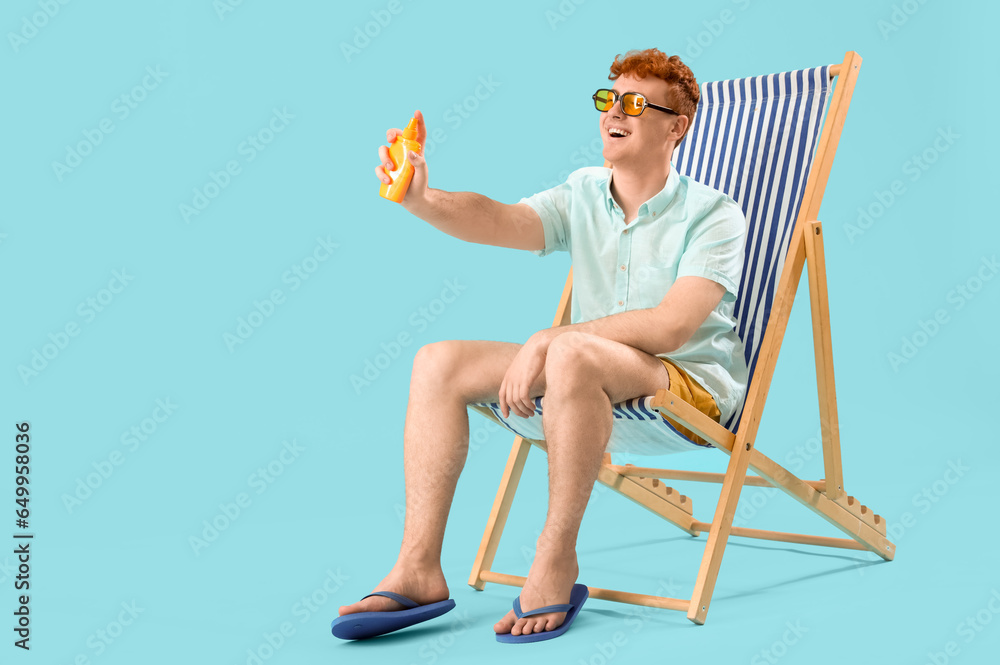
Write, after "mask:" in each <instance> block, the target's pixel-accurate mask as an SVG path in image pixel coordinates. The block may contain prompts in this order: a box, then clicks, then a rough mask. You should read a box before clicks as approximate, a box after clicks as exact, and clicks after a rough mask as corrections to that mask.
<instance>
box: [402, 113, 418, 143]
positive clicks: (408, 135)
mask: <svg viewBox="0 0 1000 665" xmlns="http://www.w3.org/2000/svg"><path fill="white" fill-rule="evenodd" d="M403 138H404V139H407V140H409V141H416V140H417V119H416V118H410V122H409V124H408V125H406V129H404V130H403Z"/></svg>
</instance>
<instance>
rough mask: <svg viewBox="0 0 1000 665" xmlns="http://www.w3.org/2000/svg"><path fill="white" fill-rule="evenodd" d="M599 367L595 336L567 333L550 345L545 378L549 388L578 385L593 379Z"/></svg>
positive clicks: (546, 356)
mask: <svg viewBox="0 0 1000 665" xmlns="http://www.w3.org/2000/svg"><path fill="white" fill-rule="evenodd" d="M598 365H599V362H598V357H597V351H596V348H595V345H594V339H593V335H589V334H587V333H581V332H575V331H567V332H565V333H563V334H561V335H559V336H558V337H556V338H555V339H554V340H552V342H551V343H550V344H549V348H548V352H547V353H546V355H545V377H546V380H547V381H548V385H549V386H552V385H558V384H561V383H562V384H565V383H576V382H578V381H581V380H588V379H592V378H593V376H594V374H595V372H596V371H597V369H598Z"/></svg>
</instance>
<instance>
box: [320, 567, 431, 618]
mask: <svg viewBox="0 0 1000 665" xmlns="http://www.w3.org/2000/svg"><path fill="white" fill-rule="evenodd" d="M372 591H392V592H394V593H398V594H400V595H402V596H406V597H407V598H409V599H410V600H412V601H414V602H415V603H418V604H420V605H427V604H428V603H436V602H438V601H441V600H447V599H448V585H447V584H446V583H445V580H444V572H443V571H442V570H441V567H440V566H438V567H436V568H421V569H408V570H404V569H402V568H399V567H394V568H393V569H392V570H391V571H390V572H389V574H388V575H386V576H385V578H383V579H382V581H381V582H379V583H378V584H377V585H376V586H375V588H374V589H372ZM405 609H406V607H405V606H404V605H403V604H402V603H398V602H396V601H395V600H393V599H391V598H386V597H385V596H372V597H371V598H365V599H363V600H359V601H358V602H356V603H353V604H351V605H341V606H340V609H339V610H338V614H340V616H344V615H345V614H353V613H354V612H392V611H395V610H405Z"/></svg>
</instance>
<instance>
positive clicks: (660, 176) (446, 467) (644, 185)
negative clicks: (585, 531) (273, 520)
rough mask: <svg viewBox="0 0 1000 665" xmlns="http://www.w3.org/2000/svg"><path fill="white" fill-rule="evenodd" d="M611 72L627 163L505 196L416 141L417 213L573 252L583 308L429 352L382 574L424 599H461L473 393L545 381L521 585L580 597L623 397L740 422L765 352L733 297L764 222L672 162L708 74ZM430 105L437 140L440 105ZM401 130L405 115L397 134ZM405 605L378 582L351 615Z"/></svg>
mask: <svg viewBox="0 0 1000 665" xmlns="http://www.w3.org/2000/svg"><path fill="white" fill-rule="evenodd" d="M608 78H609V79H611V80H614V81H615V83H614V86H613V88H612V89H610V90H603V91H598V93H597V94H595V95H594V104H595V106H596V107H597V110H598V111H602V112H601V113H600V114H599V128H600V132H601V137H602V140H603V142H604V151H603V154H604V157H605V159H607V160H608V161H609V162H610V163H611V164H612V165H613V166H612V168H611V169H607V168H603V167H587V168H583V169H579V170H577V171H575V172H574V173H572V174H571V175H570V176H569V178H568V179H567V181H566V182H565V183H563V184H562V185H559V186H557V187H554V188H553V189H550V190H548V191H545V192H541V193H539V194H536V195H534V196H532V197H529V198H527V199H522V200H521V202H519V203H517V204H514V205H505V204H502V203H498V202H496V201H493V200H491V199H489V198H487V197H485V196H482V195H479V194H475V193H472V192H454V193H452V192H445V191H441V190H436V189H431V188H429V187H428V184H427V183H428V174H427V163H426V161H425V160H424V159H423V157H421V156H420V155H416V154H414V153H410V155H409V158H410V160H411V161H412V162H413V164H414V166H415V172H414V175H413V180H412V182H411V184H410V187H409V190H408V192H407V194H406V196H405V198H404V199H403V201H402V205H403V206H404V207H405V208H406V209H407V210H408V211H409V212H411V213H412V214H414V215H416V216H417V217H420V218H421V219H424V220H426V221H427V222H429V223H431V224H433V225H434V226H435V227H437V228H438V229H440V230H442V231H444V232H445V233H448V234H450V235H453V236H455V237H457V238H461V239H463V240H467V241H469V242H476V243H483V244H488V245H495V246H499V247H511V248H515V249H524V250H529V251H532V252H534V253H535V254H537V255H539V256H545V255H546V254H548V253H550V252H552V251H555V250H566V251H569V252H570V253H571V256H572V259H573V267H574V288H573V302H572V321H573V323H572V324H571V325H567V326H561V327H558V328H548V329H543V330H540V331H538V332H537V333H535V334H534V335H532V336H531V337H530V338H529V339H528V340H527V341H526V342H525V343H524V344H512V343H506V342H489V341H441V342H435V343H432V344H428V345H426V346H424V347H422V348H421V349H420V350H419V351H418V352H417V354H416V357H415V359H414V362H413V374H412V378H411V381H410V395H409V403H408V405H407V413H406V423H405V428H404V435H403V438H404V458H405V459H404V467H405V474H406V521H405V526H404V529H403V541H402V546H401V548H400V553H399V557H398V559H397V561H396V564H395V566H394V567H393V569H392V570H391V571H390V572H389V574H388V575H387V576H386V577H385V578H384V579H383V580H382V581H381V582H380V583H379V584H378V586H377V587H376V589H377V590H380V591H389V592H394V593H396V594H401V595H402V596H405V597H407V598H409V599H411V600H412V601H413V602H414V603H416V604H418V605H421V606H423V605H428V604H434V603H437V602H438V601H443V600H445V599H447V598H448V587H447V584H446V583H445V578H444V574H443V573H442V569H441V564H440V556H441V543H442V540H443V538H444V530H445V523H446V521H447V516H448V512H449V508H450V506H451V502H452V497H453V496H454V491H455V485H456V483H457V481H458V477H459V474H460V473H461V469H462V467H463V465H464V463H465V459H466V452H467V449H468V440H469V420H468V411H467V406H466V405H467V404H469V403H473V402H498V403H499V404H500V407H501V411H502V412H503V414H504V416H505V417H508V416H509V414H510V413H514V414H517V415H519V416H521V417H529V416H530V415H532V414H533V411H534V408H533V402H532V400H533V398H535V397H537V396H540V395H543V394H544V396H545V409H544V415H543V418H542V419H543V427H544V431H545V438H546V443H547V448H548V464H549V506H548V513H547V517H546V521H545V527H544V530H543V532H542V534H541V536H540V537H539V539H538V543H537V548H536V554H535V559H534V561H533V563H532V565H531V568H530V571H529V573H528V577H527V581H526V583H525V585H524V588H523V590H522V591H521V594H520V598H519V601H520V608H521V609H522V610H523V611H524V612H529V611H530V610H533V609H537V608H542V607H547V606H549V605H553V604H567V603H568V602H569V601H570V595H571V592H572V591H573V589H574V583H575V582H576V579H577V574H578V566H577V557H576V539H577V532H578V529H579V526H580V521H581V519H582V517H583V513H584V509H585V508H586V505H587V501H588V499H589V497H590V493H591V490H592V488H593V484H594V481H595V480H596V478H597V473H598V470H599V469H600V465H601V460H602V456H603V453H604V450H605V447H606V445H607V442H608V438H609V436H610V433H611V426H612V412H611V405H612V404H615V403H617V402H621V401H625V400H627V399H631V398H634V397H638V396H643V395H652V394H655V392H656V391H657V390H658V389H661V388H669V389H670V390H671V391H673V392H675V393H676V394H678V395H680V396H681V397H682V398H684V399H686V400H688V401H689V402H691V403H692V404H694V405H695V406H696V407H697V408H699V409H700V410H702V411H703V412H704V413H706V414H708V415H709V416H710V417H712V418H714V419H716V420H717V421H720V422H723V423H724V422H725V421H726V420H727V419H728V418H729V417H730V416H731V415H732V414H733V412H734V411H735V410H736V408H737V407H738V405H739V404H740V402H741V400H742V398H743V395H744V393H745V391H746V378H747V368H746V365H745V363H744V360H743V351H742V344H741V342H740V340H739V338H738V337H737V335H736V333H735V332H734V331H733V326H734V323H735V321H734V319H733V302H734V301H735V299H736V296H737V289H738V285H739V282H740V276H741V270H742V264H743V242H744V236H745V233H746V222H745V220H744V217H743V214H742V211H741V210H740V208H739V206H738V205H737V204H736V203H735V202H734V201H733V200H732V199H730V198H729V197H727V196H726V195H724V194H722V193H720V192H717V191H715V190H712V189H710V188H708V187H705V186H703V185H701V184H699V183H697V182H695V181H693V180H690V179H688V178H687V177H684V176H680V175H679V174H678V173H677V172H676V171H675V169H674V168H673V167H672V166H671V163H670V158H671V155H672V154H673V151H674V148H675V147H676V146H677V144H678V143H679V142H680V141H681V140H682V139H683V137H684V135H685V134H686V133H687V130H688V128H689V127H690V124H691V121H692V118H693V116H694V112H695V109H696V107H697V103H698V87H697V84H696V82H695V80H694V77H693V75H692V74H691V71H690V69H688V68H687V66H686V65H684V64H683V63H682V62H681V61H680V58H678V57H677V56H672V57H670V58H668V57H667V56H666V55H664V54H663V53H661V52H660V51H658V50H656V49H648V50H646V51H631V52H629V53H628V54H626V57H625V58H624V59H621V56H618V57H616V58H615V61H614V63H613V64H612V66H611V74H610V76H609V77H608ZM629 93H631V94H629ZM415 115H416V117H417V119H418V123H419V132H420V136H419V139H418V140H419V141H421V143H422V142H423V140H424V138H425V137H426V129H425V127H424V122H423V116H422V115H421V114H420V112H419V111H417V113H416V114H415ZM398 133H400V132H399V130H398V129H390V130H389V131H388V132H387V135H386V137H387V139H388V141H389V142H390V143H391V142H392V140H393V139H394V137H395V136H396V135H397V134H398ZM379 158H380V161H381V163H380V164H379V166H378V167H376V169H375V173H376V176H377V177H378V178H379V179H380V180H381V181H382V182H388V181H389V179H388V176H387V175H386V171H387V170H388V169H389V168H391V162H390V160H389V158H388V150H387V148H386V146H381V147H380V148H379ZM608 368H614V371H609V370H608ZM690 436H691V437H693V436H694V435H693V434H691V435H690ZM449 602H450V601H449ZM404 607H405V606H404V604H402V603H400V602H398V601H397V600H394V599H391V598H389V597H384V596H372V597H366V598H365V599H363V600H361V601H360V602H357V603H354V604H352V605H348V606H344V607H341V608H340V614H341V616H342V617H344V616H346V615H348V614H352V613H357V612H393V611H396V612H402V611H405V609H404ZM561 609H564V610H565V609H567V608H565V607H563V608H561ZM415 611H416V610H415ZM359 616H360V615H359ZM570 616H571V617H573V616H575V610H573V611H571V612H570ZM566 617H567V612H566V611H548V612H544V613H541V614H535V615H530V616H524V617H523V618H518V616H516V615H515V612H514V611H511V612H509V613H508V614H507V615H506V616H504V617H502V618H501V619H500V621H499V622H498V623H496V624H495V625H494V631H495V632H496V633H497V634H498V635H505V634H509V635H511V636H519V635H520V636H528V635H532V634H540V633H545V632H549V631H553V630H555V629H556V628H557V627H559V626H560V625H561V624H562V623H563V622H564V620H565V619H566ZM337 621H338V622H340V621H341V619H338V620H337ZM359 621H360V619H359ZM335 623H337V622H335ZM542 637H544V636H543V635H537V638H542Z"/></svg>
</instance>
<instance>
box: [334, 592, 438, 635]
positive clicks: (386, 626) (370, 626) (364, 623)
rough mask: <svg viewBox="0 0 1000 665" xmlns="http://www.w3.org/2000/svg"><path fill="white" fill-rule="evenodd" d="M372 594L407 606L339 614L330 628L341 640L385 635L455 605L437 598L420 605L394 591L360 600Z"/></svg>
mask: <svg viewBox="0 0 1000 665" xmlns="http://www.w3.org/2000/svg"><path fill="white" fill-rule="evenodd" d="M369 596H385V597H386V598H391V599H393V600H395V601H396V602H397V603H401V604H402V605H404V606H405V607H406V608H407V609H405V610H395V611H392V612H354V613H353V614H345V615H344V616H340V617H337V618H336V619H334V620H333V623H332V624H330V631H331V632H332V633H333V634H334V635H335V636H336V637H339V638H340V639H342V640H363V639H365V638H368V637H375V636H376V635H385V634H386V633H391V632H392V631H394V630H399V629H400V628H407V627H409V626H412V625H414V624H418V623H420V622H421V621H427V620H428V619H433V618H435V617H439V616H441V615H442V614H444V613H445V612H447V611H449V610H451V609H452V608H453V607H455V601H454V600H452V599H451V598H449V599H448V600H442V601H438V602H436V603H428V604H427V605H420V604H418V603H415V602H414V601H412V600H410V599H409V598H407V597H406V596H401V595H400V594H398V593H393V592H392V591H376V592H374V593H370V594H368V595H367V596H365V597H364V598H362V599H361V600H364V599H365V598H368V597H369Z"/></svg>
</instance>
